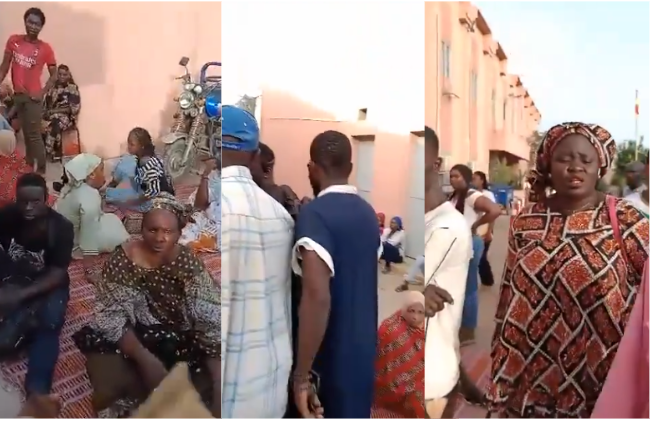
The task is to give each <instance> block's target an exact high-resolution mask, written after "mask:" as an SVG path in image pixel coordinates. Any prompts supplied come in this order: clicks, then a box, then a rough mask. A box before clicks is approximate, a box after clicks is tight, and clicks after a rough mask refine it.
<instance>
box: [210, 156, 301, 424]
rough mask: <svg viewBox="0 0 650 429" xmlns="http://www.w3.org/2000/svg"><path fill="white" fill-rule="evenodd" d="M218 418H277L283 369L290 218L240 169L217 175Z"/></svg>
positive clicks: (287, 347) (283, 394)
mask: <svg viewBox="0 0 650 429" xmlns="http://www.w3.org/2000/svg"><path fill="white" fill-rule="evenodd" d="M221 206H222V207H221V210H222V212H221V252H222V259H221V261H222V266H223V268H222V272H221V283H222V286H221V287H222V290H221V294H222V302H221V311H222V328H221V332H222V334H221V335H222V368H221V372H222V380H223V381H222V383H223V385H222V389H221V391H222V413H223V416H222V417H223V418H282V416H283V415H284V413H285V411H286V407H287V400H288V398H287V396H288V390H287V386H288V383H289V375H290V372H291V364H292V353H291V311H290V308H291V265H290V261H291V247H292V244H293V220H292V219H291V216H289V214H288V213H287V211H286V210H285V209H284V208H282V206H281V205H280V204H279V203H278V202H276V201H275V200H274V199H273V198H272V197H271V196H269V195H268V194H267V193H266V192H264V191H262V189H260V188H259V187H258V186H257V185H256V184H255V183H254V182H253V180H252V177H251V173H250V171H249V170H248V169H247V168H245V167H238V166H232V167H226V168H224V169H223V170H222V172H221Z"/></svg>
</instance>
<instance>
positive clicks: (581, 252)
mask: <svg viewBox="0 0 650 429" xmlns="http://www.w3.org/2000/svg"><path fill="white" fill-rule="evenodd" d="M615 156H616V143H615V142H614V140H613V139H612V136H611V135H610V133H609V132H608V131H607V130H605V129H604V128H602V127H600V126H598V125H588V124H583V123H580V122H569V123H564V124H560V125H556V126H554V127H553V128H551V129H550V130H549V131H548V132H547V133H546V136H545V138H544V140H543V142H542V144H541V145H540V147H539V149H538V152H537V159H536V170H534V171H533V173H532V174H531V176H530V178H529V182H530V185H531V199H532V200H533V202H534V204H533V205H529V206H527V207H526V208H525V209H524V210H523V211H522V213H521V214H519V215H518V216H517V217H516V218H515V219H514V221H513V222H512V224H511V228H510V234H509V238H508V256H507V259H506V266H505V270H504V273H505V275H504V277H503V282H502V285H501V291H500V300H499V304H498V307H497V314H496V320H497V326H496V329H495V332H494V339H493V341H492V353H491V356H492V373H491V379H490V382H489V385H488V389H487V398H488V402H489V409H490V411H491V412H492V413H494V414H496V415H498V416H499V417H513V418H522V417H526V418H588V417H589V416H590V415H591V412H592V410H593V408H594V405H595V403H596V400H597V399H598V396H599V395H600V392H601V390H602V387H603V384H604V383H605V380H606V378H607V374H608V372H609V369H610V367H611V364H612V361H613V360H614V357H615V356H616V352H617V349H618V346H619V343H620V341H621V338H622V336H623V333H624V332H625V327H626V324H627V321H628V318H629V315H630V311H631V309H632V307H633V305H634V302H635V299H636V296H637V291H638V288H639V283H640V281H641V275H642V272H643V269H644V266H645V262H646V260H647V257H648V250H647V249H648V220H647V219H646V218H645V217H644V216H643V215H642V214H641V213H640V212H639V210H637V209H636V208H634V207H633V206H632V205H631V204H630V203H629V202H627V201H624V200H620V199H617V198H614V197H612V196H607V195H605V194H603V193H601V192H598V190H597V189H596V185H597V183H598V180H599V179H600V178H601V177H602V176H604V175H605V173H606V172H607V170H608V169H609V168H610V167H611V165H612V162H613V160H614V159H615ZM549 189H551V190H553V191H554V193H549V194H550V195H547V192H546V191H547V190H549Z"/></svg>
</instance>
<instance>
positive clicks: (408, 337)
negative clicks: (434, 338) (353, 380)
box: [373, 311, 425, 419]
mask: <svg viewBox="0 0 650 429" xmlns="http://www.w3.org/2000/svg"><path fill="white" fill-rule="evenodd" d="M390 416H395V417H393V418H418V419H423V418H425V411H424V329H416V328H412V327H410V326H409V325H407V323H406V322H405V321H404V318H403V317H402V314H401V311H398V312H397V313H395V314H393V315H392V316H391V317H389V318H388V319H386V320H384V321H383V322H382V324H381V326H380V327H379V332H378V345H377V361H376V363H375V400H374V406H373V417H375V418H391V417H390Z"/></svg>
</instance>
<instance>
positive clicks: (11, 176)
mask: <svg viewBox="0 0 650 429" xmlns="http://www.w3.org/2000/svg"><path fill="white" fill-rule="evenodd" d="M31 171H32V169H31V168H30V166H29V165H27V163H26V162H25V158H24V157H22V156H21V155H20V154H19V153H18V152H17V151H13V153H12V154H11V155H8V156H4V155H0V207H2V206H5V205H7V204H9V203H12V202H14V201H15V200H16V180H18V178H19V177H20V176H22V175H23V174H25V173H29V172H31Z"/></svg>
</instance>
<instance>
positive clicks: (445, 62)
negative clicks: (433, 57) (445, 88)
mask: <svg viewBox="0 0 650 429" xmlns="http://www.w3.org/2000/svg"><path fill="white" fill-rule="evenodd" d="M440 51H441V56H442V61H441V63H440V67H442V76H443V77H446V78H447V79H449V78H450V77H451V46H449V43H447V42H442V43H441V48H440Z"/></svg>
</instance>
